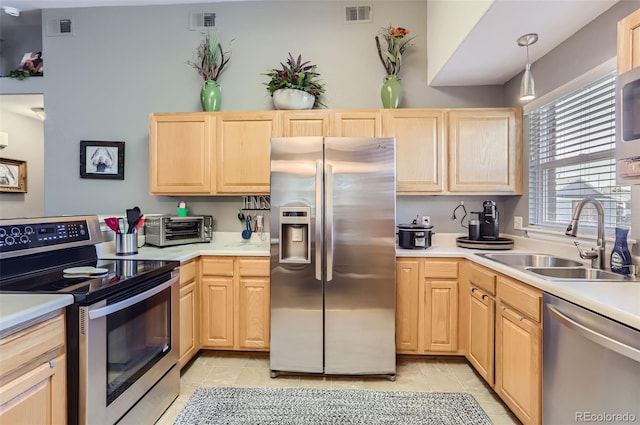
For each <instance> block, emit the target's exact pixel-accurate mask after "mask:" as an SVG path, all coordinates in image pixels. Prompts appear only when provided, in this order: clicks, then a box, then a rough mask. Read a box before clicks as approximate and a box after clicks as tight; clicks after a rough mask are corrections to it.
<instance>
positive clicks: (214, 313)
mask: <svg viewBox="0 0 640 425" xmlns="http://www.w3.org/2000/svg"><path fill="white" fill-rule="evenodd" d="M201 270H202V281H201V285H202V320H201V323H202V329H201V338H200V342H201V344H202V348H214V349H225V350H258V351H264V350H267V349H268V348H269V332H270V321H269V317H270V286H269V274H270V273H269V258H261V257H202V259H201Z"/></svg>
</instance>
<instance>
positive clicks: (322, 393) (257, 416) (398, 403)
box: [174, 387, 491, 425]
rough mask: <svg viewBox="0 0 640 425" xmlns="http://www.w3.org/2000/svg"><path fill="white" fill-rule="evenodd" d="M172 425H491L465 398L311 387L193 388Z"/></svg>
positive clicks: (473, 402)
mask: <svg viewBox="0 0 640 425" xmlns="http://www.w3.org/2000/svg"><path fill="white" fill-rule="evenodd" d="M174 424H176V425H187V424H189V425H191V424H225V425H241V424H242V425H258V424H259V425H272V424H273V425H276V424H277V425H289V424H290V425H294V424H295V425H326V424H327V425H328V424H335V425H349V424H353V425H377V424H402V425H414V424H416V425H417V424H420V425H423V424H434V425H436V424H438V425H440V424H442V425H474V424H478V425H491V420H490V419H489V418H488V416H487V415H486V414H485V412H484V411H483V410H482V408H481V407H480V405H479V404H478V402H477V401H476V399H475V398H473V396H472V395H471V394H464V393H429V392H402V391H401V392H398V391H368V390H325V389H313V388H235V387H234V388H229V387H216V388H202V387H201V388H198V389H197V390H196V391H195V393H194V394H193V395H192V396H191V398H190V399H189V401H188V402H187V404H186V406H185V407H184V409H183V410H182V411H181V412H180V414H179V415H178V418H177V419H176V421H175V422H174Z"/></svg>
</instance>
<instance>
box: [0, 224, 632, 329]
mask: <svg viewBox="0 0 640 425" xmlns="http://www.w3.org/2000/svg"><path fill="white" fill-rule="evenodd" d="M456 236H459V235H456V234H442V233H440V234H435V235H433V238H432V246H431V247H429V248H427V249H401V248H397V249H396V257H454V258H466V259H469V260H472V261H474V262H476V263H478V264H481V265H483V266H486V267H489V268H491V269H493V270H495V271H496V272H499V273H502V274H504V275H507V276H510V277H513V278H514V279H517V280H520V281H522V282H525V283H527V284H529V285H531V286H533V287H536V288H538V289H540V290H542V291H544V292H548V293H551V294H553V295H556V296H558V297H561V298H564V299H566V300H568V301H571V302H574V303H576V304H578V305H581V306H583V307H585V308H588V309H590V310H593V311H595V312H597V313H600V314H602V315H603V316H607V317H610V318H612V319H614V320H617V321H619V322H621V323H624V324H626V325H629V326H631V327H633V328H635V329H640V282H576V281H563V282H558V281H549V280H545V279H542V278H540V277H537V276H536V275H533V274H531V273H529V272H527V271H525V270H523V269H517V268H513V267H509V266H506V265H503V264H500V263H497V262H495V261H492V260H489V259H487V258H484V257H481V256H479V255H476V254H478V253H483V252H496V251H485V250H476V249H467V248H459V247H457V246H456V245H455V238H456ZM507 236H508V235H507ZM511 237H512V236H511ZM513 239H514V240H515V247H514V249H512V250H508V251H500V252H514V253H515V252H532V253H533V252H536V253H547V254H554V255H558V256H560V257H563V258H569V259H573V260H577V261H581V262H583V263H584V261H582V260H580V258H579V257H578V255H577V250H576V249H575V248H574V247H573V246H567V245H566V244H560V243H555V242H548V241H540V240H532V239H528V238H522V237H513ZM98 248H99V250H98V256H99V257H100V258H104V259H140V260H175V261H180V262H185V261H188V260H190V259H192V258H196V257H199V256H201V255H213V256H258V257H268V256H269V234H264V235H258V234H254V235H253V237H252V238H251V239H250V240H244V239H242V238H241V237H240V233H239V232H216V233H215V234H214V237H213V240H212V241H211V242H209V243H201V244H188V245H180V246H173V247H165V248H155V247H150V246H143V247H141V248H139V249H138V254H136V255H128V256H119V255H116V254H115V251H114V244H113V242H107V243H104V244H101V245H100V246H99V247H98ZM34 296H35V295H31V294H29V295H16V297H25V298H27V299H29V298H31V297H34ZM5 297H7V295H5V294H3V295H2V296H1V297H0V300H1V304H0V331H2V330H4V329H6V328H8V327H11V326H13V325H14V324H15V323H16V321H18V322H19V320H20V319H19V317H20V315H19V314H18V313H17V311H18V310H19V309H20V308H21V307H20V305H21V304H19V303H18V302H17V301H16V302H14V303H11V302H9V301H8V299H7V301H5V299H6V298H5ZM44 297H57V296H56V295H52V296H48V295H45V296H44ZM61 297H63V298H64V299H66V300H69V299H70V298H71V297H70V296H61ZM24 302H25V303H28V305H25V306H24V308H25V309H26V310H27V311H29V314H26V313H25V315H26V316H29V317H31V316H32V314H33V313H31V312H33V311H38V310H37V307H34V306H33V305H36V304H39V303H42V302H44V300H42V299H41V300H40V301H37V300H35V299H32V300H31V301H24ZM51 302H52V300H48V301H46V302H44V304H43V305H46V306H48V308H51V310H53V309H55V308H60V307H50V303H51ZM64 302H66V301H64ZM70 303H71V301H68V302H67V304H64V305H62V306H65V305H68V304H70ZM5 304H7V307H6V308H5ZM9 304H11V305H10V306H9ZM41 314H42V313H41ZM5 316H6V318H5ZM7 320H9V322H6V321H7ZM25 320H27V319H25ZM5 322H6V323H5Z"/></svg>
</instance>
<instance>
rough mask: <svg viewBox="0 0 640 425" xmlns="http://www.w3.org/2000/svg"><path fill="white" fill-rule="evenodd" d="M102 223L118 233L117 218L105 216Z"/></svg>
mask: <svg viewBox="0 0 640 425" xmlns="http://www.w3.org/2000/svg"><path fill="white" fill-rule="evenodd" d="M104 224H106V225H107V227H108V228H109V229H111V230H113V231H114V232H116V233H120V228H119V224H118V219H117V218H116V217H107V218H105V219H104Z"/></svg>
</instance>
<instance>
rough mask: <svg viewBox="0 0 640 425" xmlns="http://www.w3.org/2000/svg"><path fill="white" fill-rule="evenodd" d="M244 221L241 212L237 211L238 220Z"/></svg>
mask: <svg viewBox="0 0 640 425" xmlns="http://www.w3.org/2000/svg"><path fill="white" fill-rule="evenodd" d="M244 219H245V217H244V213H243V212H242V210H238V220H240V221H244Z"/></svg>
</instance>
